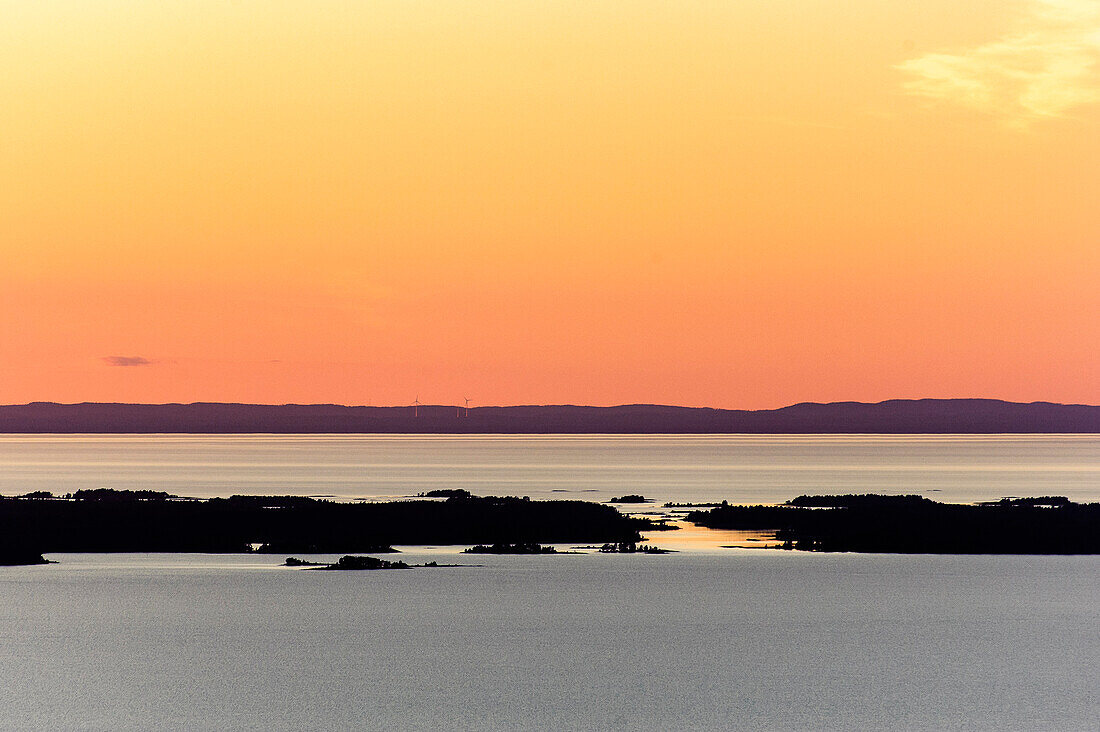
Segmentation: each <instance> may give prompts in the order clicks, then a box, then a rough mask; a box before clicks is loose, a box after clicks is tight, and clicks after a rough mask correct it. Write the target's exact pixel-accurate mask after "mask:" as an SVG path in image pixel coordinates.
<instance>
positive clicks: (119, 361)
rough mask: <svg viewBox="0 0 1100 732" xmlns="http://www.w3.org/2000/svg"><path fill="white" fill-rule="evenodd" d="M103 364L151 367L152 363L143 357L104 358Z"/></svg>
mask: <svg viewBox="0 0 1100 732" xmlns="http://www.w3.org/2000/svg"><path fill="white" fill-rule="evenodd" d="M102 360H103V362H104V363H106V364H107V365H109V366H152V365H153V362H152V361H150V360H149V359H147V358H144V357H143V356H104V357H103V359H102Z"/></svg>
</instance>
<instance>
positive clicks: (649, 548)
mask: <svg viewBox="0 0 1100 732" xmlns="http://www.w3.org/2000/svg"><path fill="white" fill-rule="evenodd" d="M675 551H676V550H675V549H661V548H660V547H656V546H653V545H652V544H639V543H637V542H635V541H620V542H618V543H616V544H611V543H608V544H604V545H603V546H601V547H600V552H601V553H603V554H672V553H674V552H675Z"/></svg>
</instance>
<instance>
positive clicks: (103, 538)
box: [0, 489, 657, 556]
mask: <svg viewBox="0 0 1100 732" xmlns="http://www.w3.org/2000/svg"><path fill="white" fill-rule="evenodd" d="M656 525H657V522H654V521H651V520H649V519H646V518H639V517H631V516H626V515H624V514H622V513H620V512H619V511H617V510H616V509H615V508H614V507H613V506H608V505H603V504H599V503H594V502H588V501H577V500H551V501H532V500H530V499H528V498H520V497H510V496H509V497H498V496H485V497H478V496H471V495H469V494H468V493H466V492H465V491H463V492H461V493H459V494H456V495H451V496H450V497H448V498H446V499H445V500H439V499H427V498H425V499H421V500H416V499H413V500H399V501H389V502H385V503H371V502H355V503H341V502H337V501H331V500H326V499H317V498H307V497H302V496H232V497H230V498H210V499H204V500H199V499H193V498H185V497H180V496H174V495H170V494H168V493H164V492H159V491H118V490H107V489H98V490H91V491H77V492H75V493H72V494H66V495H63V496H53V495H49V494H44V493H43V492H38V493H36V494H35V495H34V496H33V497H30V496H21V497H0V527H4V541H5V545H6V546H8V547H9V551H8V554H12V553H13V552H14V553H17V554H18V555H19V556H22V555H28V554H33V555H37V554H39V553H42V552H252V551H254V550H258V551H260V552H264V553H280V554H291V553H302V554H307V553H308V554H313V553H318V554H348V553H362V554H366V553H380V552H388V551H393V546H394V545H395V544H397V545H400V544H413V545H420V544H436V545H439V544H465V545H468V546H469V545H474V544H486V545H493V544H497V543H501V544H517V543H530V542H535V543H546V544H558V543H582V542H588V543H593V542H622V541H637V540H639V539H640V534H639V532H640V531H645V530H648V529H650V528H652V527H655V526H656Z"/></svg>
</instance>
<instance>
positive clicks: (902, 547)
mask: <svg viewBox="0 0 1100 732" xmlns="http://www.w3.org/2000/svg"><path fill="white" fill-rule="evenodd" d="M686 520H687V521H689V522H691V523H694V524H697V525H699V526H706V527H708V528H713V529H751V530H759V531H773V530H774V531H775V536H776V538H777V539H779V540H780V541H781V542H783V544H782V546H783V548H787V549H800V550H805V551H821V552H884V553H897V554H918V553H928V554H1100V503H1087V504H1081V503H1073V502H1071V501H1070V500H1069V499H1067V498H1065V497H1063V496H1054V497H1045V498H1005V499H1002V500H1000V501H995V502H988V503H979V504H955V503H938V502H936V501H932V500H929V499H927V498H923V497H921V496H882V495H846V496H799V497H798V498H795V499H794V500H791V501H788V502H787V503H786V504H785V505H781V506H733V505H728V504H723V505H721V506H718V507H716V508H712V509H710V510H708V511H692V512H690V513H688V514H687V516H686Z"/></svg>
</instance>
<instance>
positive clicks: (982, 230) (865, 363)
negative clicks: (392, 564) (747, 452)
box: [0, 0, 1100, 407]
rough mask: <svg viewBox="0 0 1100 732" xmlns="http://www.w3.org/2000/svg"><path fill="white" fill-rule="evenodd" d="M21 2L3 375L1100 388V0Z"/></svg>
mask: <svg viewBox="0 0 1100 732" xmlns="http://www.w3.org/2000/svg"><path fill="white" fill-rule="evenodd" d="M0 13H2V17H3V18H4V19H5V20H4V22H3V23H2V24H0V70H2V71H0V99H2V100H3V101H4V103H3V104H2V105H0V129H2V130H3V133H4V134H3V140H2V142H0V232H2V234H0V257H2V262H3V266H2V267H0V342H2V343H3V346H2V351H0V355H2V356H3V358H2V359H0V403H16V402H24V401H29V400H35V399H48V400H56V401H81V400H95V401H153V402H162V401H193V400H219V401H259V402H276V403H281V402H292V401H293V402H343V403H373V404H390V403H392V404H403V403H408V402H410V401H412V399H413V398H414V397H416V396H418V395H419V397H420V399H421V400H422V401H424V402H441V403H457V402H460V401H461V399H462V398H463V397H464V396H471V397H473V398H474V399H475V402H476V403H482V404H485V403H498V404H512V403H559V402H573V403H591V404H614V403H626V402H661V403H678V404H700V405H710V406H726V407H769V406H780V405H782V404H785V403H790V402H796V401H803V400H815V401H828V400H838V399H860V400H877V399H885V398H892V397H920V396H942V397H950V396H989V397H1001V398H1007V399H1018V400H1025V401H1027V400H1034V399H1049V400H1054V401H1069V402H1091V403H1100V380H1098V379H1097V378H1096V374H1098V373H1100V347H1098V346H1097V345H1096V344H1097V343H1100V295H1098V294H1097V293H1098V292H1100V288H1098V287H1097V286H1096V283H1097V282H1098V281H1100V216H1098V215H1097V213H1096V208H1097V207H1096V201H1098V200H1100V177H1098V176H1097V175H1096V171H1097V170H1100V2H1092V1H1090V2H1086V1H1085V0H1019V1H1017V2H1008V3H1006V2H1004V1H1003V0H996V1H993V0H979V1H976V2H967V3H958V2H947V0H930V2H925V3H902V2H897V1H895V0H887V1H884V0H857V1H856V2H850V3H835V2H825V0H799V1H797V2H791V3H780V4H777V3H774V2H771V1H770V0H769V1H765V0H750V1H747V2H737V3H715V2H704V1H702V0H696V1H691V0H689V1H687V2H684V1H679V2H670V1H662V2H658V1H656V0H630V2H627V1H626V0H584V1H581V0H563V1H562V2H555V3H542V2H530V1H524V0H500V1H496V0H493V1H486V0H478V1H477V2H432V3H414V2H407V0H375V1H373V2H370V3H359V2H335V1H332V0H318V1H316V2H312V3H308V4H303V3H297V2H274V1H272V0H265V1H264V2H259V1H249V0H242V1H238V2H232V3H227V2H220V1H218V2H215V1H213V0H188V1H187V2H173V1H169V0H166V1H163V2H147V1H144V0H142V1H132V0H131V1H123V0H103V1H102V2H96V3H87V2H80V1H77V0H70V1H69V2H51V3H28V2H23V1H21V0H0ZM113 356H128V357H129V356H137V357H141V358H142V359H144V360H146V361H148V363H147V364H144V365H135V366H116V365H112V364H111V363H110V362H109V361H108V360H105V359H109V357H113Z"/></svg>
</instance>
